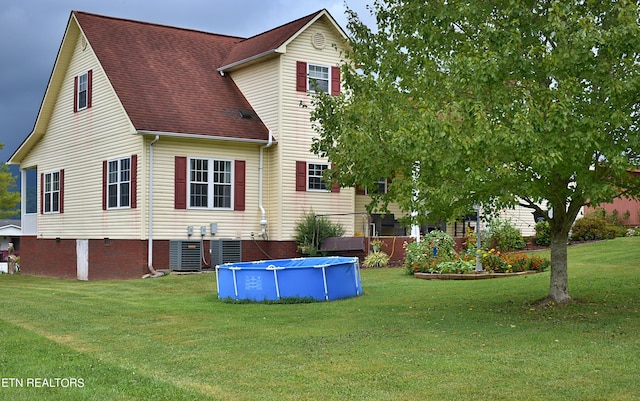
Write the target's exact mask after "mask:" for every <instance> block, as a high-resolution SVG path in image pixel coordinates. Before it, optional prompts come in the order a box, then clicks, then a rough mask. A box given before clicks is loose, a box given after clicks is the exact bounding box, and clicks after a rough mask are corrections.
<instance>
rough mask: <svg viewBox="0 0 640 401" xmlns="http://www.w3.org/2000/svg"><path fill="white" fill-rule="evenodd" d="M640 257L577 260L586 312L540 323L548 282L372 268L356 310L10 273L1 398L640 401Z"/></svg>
mask: <svg viewBox="0 0 640 401" xmlns="http://www.w3.org/2000/svg"><path fill="white" fill-rule="evenodd" d="M639 250H640V237H635V238H619V239H616V240H612V241H606V242H598V243H592V244H587V245H578V246H572V247H570V249H569V287H570V293H571V295H572V296H573V297H574V299H575V302H574V303H573V304H571V305H569V306H567V307H565V308H544V309H541V308H536V307H534V306H533V305H534V303H535V301H536V300H539V299H541V298H543V297H544V296H545V295H546V294H547V291H548V286H549V273H548V272H545V273H540V274H536V275H528V276H519V277H510V278H501V279H493V280H471V281H428V280H419V279H415V278H413V277H411V276H408V275H406V274H405V271H404V270H403V269H399V268H398V269H376V270H363V271H362V285H363V288H364V295H363V296H361V297H357V298H351V299H346V300H340V301H332V302H326V303H325V302H321V303H311V304H288V305H284V304H280V305H278V304H271V305H267V304H232V303H225V302H222V301H220V300H218V299H217V296H216V293H215V289H216V285H215V275H213V274H198V275H171V276H167V277H163V278H159V279H148V280H129V281H99V282H79V281H73V280H57V279H50V278H38V277H29V276H20V275H13V276H9V275H1V276H0V400H34V399H39V400H65V401H66V400H172V401H173V400H234V401H235V400H314V401H315V400H403V401H404V400H421V401H422V400H638V399H640V380H638V378H639V377H640V376H639V374H640V373H639V372H640V314H639V311H640V258H639V257H638V253H639V252H638V251H639ZM43 378H46V379H48V381H49V384H56V385H57V387H52V386H50V385H49V386H47V385H45V383H43V382H42V379H43ZM55 379H58V382H57V383H56V381H55ZM72 379H73V380H76V383H78V382H81V383H82V386H80V385H75V386H72V385H71V380H72ZM19 380H22V386H20V383H19ZM28 380H31V381H30V382H28ZM36 380H40V382H37V381H36Z"/></svg>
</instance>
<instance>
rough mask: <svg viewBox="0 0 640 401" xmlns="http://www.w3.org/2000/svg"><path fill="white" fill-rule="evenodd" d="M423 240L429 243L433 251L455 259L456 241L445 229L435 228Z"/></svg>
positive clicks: (437, 254)
mask: <svg viewBox="0 0 640 401" xmlns="http://www.w3.org/2000/svg"><path fill="white" fill-rule="evenodd" d="M423 241H424V242H425V243H427V244H428V245H429V248H430V249H431V252H432V253H433V252H434V248H435V253H436V256H439V257H441V258H444V259H453V258H455V257H456V256H457V254H456V242H455V241H454V240H453V238H451V236H450V235H449V234H447V233H445V232H444V231H440V230H433V231H431V232H430V233H429V234H427V235H425V236H424V239H423Z"/></svg>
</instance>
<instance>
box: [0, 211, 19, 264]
mask: <svg viewBox="0 0 640 401" xmlns="http://www.w3.org/2000/svg"><path fill="white" fill-rule="evenodd" d="M21 235H22V229H21V228H20V220H0V262H5V261H6V260H7V250H8V249H9V244H10V243H12V244H13V249H14V250H15V252H16V254H18V253H19V251H20V236H21Z"/></svg>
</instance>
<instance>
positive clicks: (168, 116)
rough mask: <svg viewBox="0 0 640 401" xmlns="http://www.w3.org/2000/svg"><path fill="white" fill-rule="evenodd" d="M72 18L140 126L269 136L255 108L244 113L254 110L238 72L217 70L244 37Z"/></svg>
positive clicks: (96, 17)
mask: <svg viewBox="0 0 640 401" xmlns="http://www.w3.org/2000/svg"><path fill="white" fill-rule="evenodd" d="M73 15H74V16H75V18H76V19H77V21H78V23H79V24H80V27H81V29H82V31H83V32H84V34H85V35H86V37H87V40H88V42H89V44H90V45H91V47H92V49H93V50H94V52H95V54H96V55H97V57H98V59H99V61H100V63H101V65H102V67H103V68H104V70H105V72H106V74H107V77H108V78H109V81H110V82H111V84H112V85H113V88H114V89H115V91H116V93H117V95H118V97H119V99H120V101H121V102H122V104H123V106H124V108H125V110H126V112H127V114H128V116H129V118H130V119H131V122H132V123H133V125H134V127H135V128H136V130H139V131H156V132H169V133H185V134H198V135H206V136H217V137H226V138H230V139H240V140H267V139H268V135H269V134H268V129H267V128H266V127H265V125H264V124H263V123H262V122H261V121H260V120H259V119H258V118H257V116H255V113H253V118H243V117H242V115H241V113H240V110H245V111H246V110H252V108H251V106H250V105H249V102H248V101H247V100H246V99H245V97H244V96H243V95H242V93H241V92H240V90H239V89H238V87H237V86H236V85H235V83H234V82H233V80H232V79H231V77H229V76H221V75H220V74H219V73H218V72H217V70H216V69H217V67H219V66H220V65H222V62H223V60H225V59H226V58H227V55H228V54H229V53H230V52H231V50H232V49H233V47H234V46H235V45H237V44H238V43H240V42H241V41H242V38H238V37H231V36H224V35H216V34H210V33H205V32H200V31H194V30H188V29H181V28H174V27H168V26H163V25H156V24H149V23H143V22H137V21H131V20H125V19H118V18H111V17H104V16H99V15H95V14H90V13H85V12H79V11H74V12H73ZM94 106H97V105H95V104H94Z"/></svg>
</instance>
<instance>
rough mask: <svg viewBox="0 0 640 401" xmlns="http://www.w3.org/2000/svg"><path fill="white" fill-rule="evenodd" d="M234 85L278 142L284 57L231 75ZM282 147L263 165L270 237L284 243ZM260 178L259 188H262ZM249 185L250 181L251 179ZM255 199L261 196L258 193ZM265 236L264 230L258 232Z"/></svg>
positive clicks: (275, 147)
mask: <svg viewBox="0 0 640 401" xmlns="http://www.w3.org/2000/svg"><path fill="white" fill-rule="evenodd" d="M230 76H231V77H232V78H233V81H234V82H235V84H236V85H237V86H238V88H239V89H240V91H242V93H243V95H244V96H245V98H246V99H247V101H248V102H249V104H251V107H252V108H253V109H254V110H255V112H256V113H257V114H258V116H259V117H260V119H261V120H262V122H263V123H264V124H265V125H266V126H267V128H268V129H269V130H271V133H272V135H273V136H274V138H275V140H276V141H279V138H280V136H281V135H280V134H281V128H282V127H281V122H280V120H281V117H282V107H281V103H282V102H281V94H282V92H281V90H280V87H281V85H282V76H281V74H280V57H277V56H276V57H274V58H271V59H269V60H267V61H265V62H262V63H258V64H253V65H251V66H250V67H248V68H244V69H240V70H237V71H234V72H232V73H230ZM279 147H280V145H279V144H278V143H276V144H273V145H272V146H271V147H269V148H265V149H264V155H263V156H264V161H263V173H262V174H263V183H262V186H263V199H262V203H263V207H264V209H265V213H266V218H267V222H268V224H267V233H268V235H269V239H274V240H277V239H280V238H281V233H280V232H279V231H278V228H279V225H278V224H277V223H276V222H277V221H280V220H281V219H282V216H281V214H280V213H281V212H282V211H281V210H280V208H279V206H278V205H280V204H281V202H282V192H281V191H280V188H282V185H283V183H282V175H281V174H278V172H279V171H280V163H281V159H280V157H279ZM257 180H258V178H256V182H255V184H256V185H258V181H257ZM247 181H248V179H247ZM255 199H256V201H257V199H258V195H257V192H256V195H255ZM257 232H261V228H260V229H259V230H258V231H257Z"/></svg>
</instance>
